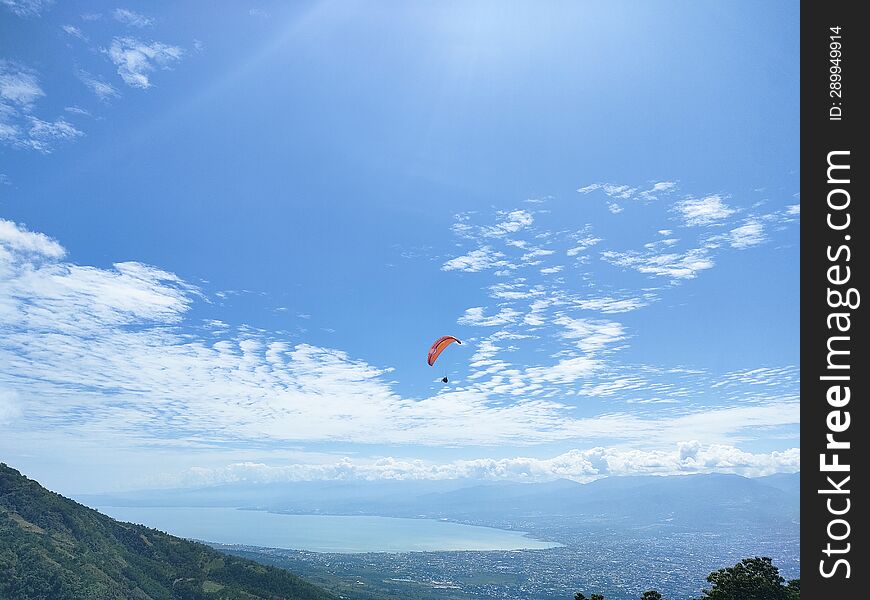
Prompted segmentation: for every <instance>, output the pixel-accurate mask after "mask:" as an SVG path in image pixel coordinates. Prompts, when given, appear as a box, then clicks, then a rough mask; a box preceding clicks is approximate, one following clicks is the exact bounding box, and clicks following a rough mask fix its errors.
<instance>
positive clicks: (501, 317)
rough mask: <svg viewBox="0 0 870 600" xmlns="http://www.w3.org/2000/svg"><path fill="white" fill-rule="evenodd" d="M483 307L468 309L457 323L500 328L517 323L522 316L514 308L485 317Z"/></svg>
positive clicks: (503, 309)
mask: <svg viewBox="0 0 870 600" xmlns="http://www.w3.org/2000/svg"><path fill="white" fill-rule="evenodd" d="M483 312H484V309H483V307H482V306H475V307H472V308H469V309H466V311H465V314H464V315H462V316H461V317H459V319H458V320H457V321H456V322H457V323H458V324H460V325H474V326H478V327H498V326H500V325H507V324H508V323H515V322H516V321H517V320H518V319H519V318H520V316H521V314H520V313H519V312H518V311H516V310H514V309H512V308H502V309H501V310H500V311H499V312H498V313H497V314H494V315H490V316H488V317H487V316H485V315H484V314H483Z"/></svg>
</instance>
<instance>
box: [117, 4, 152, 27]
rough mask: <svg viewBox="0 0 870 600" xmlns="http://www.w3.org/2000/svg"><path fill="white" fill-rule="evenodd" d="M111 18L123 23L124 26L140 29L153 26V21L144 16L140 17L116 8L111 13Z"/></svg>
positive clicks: (127, 10)
mask: <svg viewBox="0 0 870 600" xmlns="http://www.w3.org/2000/svg"><path fill="white" fill-rule="evenodd" d="M112 16H113V17H114V18H115V20H116V21H118V22H120V23H123V24H124V25H128V26H130V27H138V28H140V29H141V28H143V27H148V26H150V25H153V24H154V19H152V18H150V17H146V16H145V15H140V14H139V13H137V12H134V11H132V10H129V9H127V8H116V9H115V10H114V11H113V12H112Z"/></svg>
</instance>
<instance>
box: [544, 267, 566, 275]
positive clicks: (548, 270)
mask: <svg viewBox="0 0 870 600" xmlns="http://www.w3.org/2000/svg"><path fill="white" fill-rule="evenodd" d="M564 268H565V267H564V266H563V265H556V266H555V267H547V268H545V269H541V274H542V275H552V274H554V273H558V272H559V271H561V270H562V269H564Z"/></svg>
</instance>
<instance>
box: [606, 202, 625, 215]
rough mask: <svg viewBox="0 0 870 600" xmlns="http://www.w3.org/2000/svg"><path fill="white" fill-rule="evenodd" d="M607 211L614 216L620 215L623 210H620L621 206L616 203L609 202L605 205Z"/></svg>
mask: <svg viewBox="0 0 870 600" xmlns="http://www.w3.org/2000/svg"><path fill="white" fill-rule="evenodd" d="M607 210H609V211H610V212H612V213H613V214H615V215H618V214H619V213H621V212H622V211H623V210H625V209H624V208H622V206H620V205H619V204H617V203H616V202H610V203H609V204H608V205H607Z"/></svg>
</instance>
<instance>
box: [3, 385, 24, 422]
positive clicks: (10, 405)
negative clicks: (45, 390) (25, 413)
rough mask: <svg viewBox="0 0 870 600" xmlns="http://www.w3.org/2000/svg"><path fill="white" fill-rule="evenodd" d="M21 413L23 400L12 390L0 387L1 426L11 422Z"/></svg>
mask: <svg viewBox="0 0 870 600" xmlns="http://www.w3.org/2000/svg"><path fill="white" fill-rule="evenodd" d="M20 415H21V401H20V399H19V398H18V394H17V393H16V392H15V391H12V390H4V389H2V388H0V426H2V425H5V424H7V423H11V422H12V421H14V420H15V419H17V418H18V417H19V416H20Z"/></svg>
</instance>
